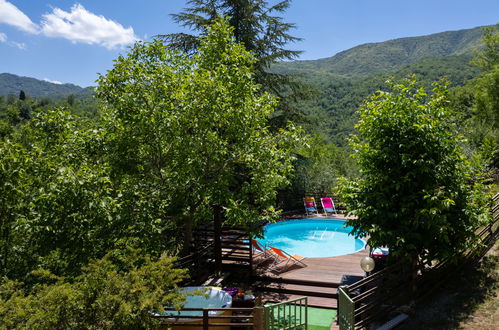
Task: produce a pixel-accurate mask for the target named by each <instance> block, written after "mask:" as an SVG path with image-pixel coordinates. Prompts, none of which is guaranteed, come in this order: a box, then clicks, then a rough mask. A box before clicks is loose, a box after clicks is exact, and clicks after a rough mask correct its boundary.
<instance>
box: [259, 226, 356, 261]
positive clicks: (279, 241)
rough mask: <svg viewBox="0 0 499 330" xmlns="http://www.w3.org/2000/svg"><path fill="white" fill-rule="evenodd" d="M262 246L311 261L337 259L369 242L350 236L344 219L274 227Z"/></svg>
mask: <svg viewBox="0 0 499 330" xmlns="http://www.w3.org/2000/svg"><path fill="white" fill-rule="evenodd" d="M264 230H265V233H264V238H263V239H260V240H259V241H260V243H262V245H266V246H273V247H276V248H279V249H282V250H284V251H286V252H287V253H289V254H298V255H301V256H303V257H307V258H323V257H336V256H341V255H344V254H350V253H354V252H357V251H360V250H362V249H363V248H364V247H365V242H364V241H363V240H361V239H358V238H357V239H356V238H355V237H353V236H351V235H349V234H348V233H349V232H350V231H351V230H352V228H351V227H345V221H344V220H340V219H299V220H286V221H280V222H276V223H271V224H269V225H266V226H265V227H264Z"/></svg>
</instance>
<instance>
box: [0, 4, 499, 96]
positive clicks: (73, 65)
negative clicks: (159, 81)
mask: <svg viewBox="0 0 499 330" xmlns="http://www.w3.org/2000/svg"><path fill="white" fill-rule="evenodd" d="M269 2H271V3H272V2H275V1H269ZM185 6H186V2H185V1H184V0H133V1H132V0H81V1H78V2H76V1H73V0H0V73H2V72H9V73H13V74H17V75H21V76H29V77H35V78H38V79H45V80H49V81H54V82H63V83H73V84H77V85H80V86H84V87H86V86H90V85H94V84H95V83H94V81H95V80H96V79H97V77H98V73H101V74H104V73H105V72H106V70H109V69H110V68H111V67H112V65H113V59H115V58H116V57H117V56H118V55H119V54H124V53H126V49H127V48H126V47H127V45H130V44H132V43H133V42H134V41H135V40H151V37H152V36H154V35H156V34H161V33H173V32H179V31H181V28H179V26H178V25H176V24H175V23H174V22H173V21H172V19H171V17H170V16H169V14H171V13H178V12H179V11H180V10H181V9H182V8H184V7H185ZM283 16H284V19H285V21H287V22H291V23H295V24H296V26H297V28H296V29H295V30H294V31H293V33H292V34H293V35H295V36H298V37H301V38H303V41H301V42H297V43H294V44H291V45H289V47H288V48H290V49H297V50H303V51H304V53H303V55H302V56H301V58H300V59H318V58H323V57H329V56H332V55H334V54H336V53H337V52H339V51H342V50H345V49H348V48H351V47H353V46H356V45H359V44H362V43H367V42H379V41H385V40H389V39H395V38H402V37H410V36H419V35H426V34H431V33H437V32H443V31H450V30H459V29H466V28H472V27H476V26H482V25H489V24H495V23H498V22H499V1H498V0H453V1H450V0H432V1H429V0H419V1H403V0H355V1H352V0H341V1H340V0H294V1H293V2H292V4H291V7H290V8H289V9H288V11H287V12H286V13H285V14H284V15H283Z"/></svg>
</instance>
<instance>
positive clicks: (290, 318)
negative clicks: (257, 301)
mask: <svg viewBox="0 0 499 330" xmlns="http://www.w3.org/2000/svg"><path fill="white" fill-rule="evenodd" d="M307 311H308V305H307V297H302V298H297V299H293V300H289V301H286V302H282V303H277V304H272V305H269V306H265V329H268V330H286V329H305V330H306V329H307V328H308V326H307V324H308V319H307Z"/></svg>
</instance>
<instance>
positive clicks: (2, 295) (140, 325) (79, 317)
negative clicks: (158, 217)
mask: <svg viewBox="0 0 499 330" xmlns="http://www.w3.org/2000/svg"><path fill="white" fill-rule="evenodd" d="M172 262H173V259H171V258H166V257H163V258H160V259H158V260H151V258H150V257H149V256H147V255H143V253H142V252H141V251H138V250H128V251H127V254H126V255H120V254H117V255H116V254H115V253H109V254H107V255H106V256H105V257H104V258H102V259H99V260H94V261H92V262H91V263H89V264H88V265H87V266H85V267H84V269H83V273H82V274H81V275H79V276H78V277H76V278H75V279H74V281H67V280H65V279H64V278H62V277H58V276H55V275H53V274H51V273H50V272H48V271H45V270H41V269H39V270H36V271H34V272H32V274H31V277H32V278H34V280H36V282H37V283H38V284H37V285H36V286H34V287H33V288H32V289H31V290H28V292H27V293H26V292H24V291H23V290H22V283H19V282H16V281H11V280H4V281H2V283H0V327H1V328H5V329H156V328H158V326H159V321H158V320H156V319H154V318H152V317H151V312H154V311H157V312H159V311H162V310H163V306H165V305H166V306H177V307H180V306H181V305H182V303H183V302H184V298H183V296H182V294H180V293H178V292H176V291H175V289H176V288H177V285H178V284H179V282H180V281H181V280H182V279H183V278H184V277H185V272H184V271H181V270H177V269H174V268H173V263H172Z"/></svg>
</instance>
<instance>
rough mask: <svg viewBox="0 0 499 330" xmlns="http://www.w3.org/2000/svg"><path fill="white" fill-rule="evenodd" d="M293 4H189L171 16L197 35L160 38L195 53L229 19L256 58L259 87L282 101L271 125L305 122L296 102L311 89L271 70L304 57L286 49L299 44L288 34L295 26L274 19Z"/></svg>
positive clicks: (258, 0)
mask: <svg viewBox="0 0 499 330" xmlns="http://www.w3.org/2000/svg"><path fill="white" fill-rule="evenodd" d="M290 3H291V0H284V1H280V2H279V3H277V4H275V5H273V6H269V4H268V2H267V1H265V0H188V1H187V4H188V6H189V7H188V8H185V9H184V11H183V12H181V13H179V14H172V16H173V18H174V20H175V22H176V23H178V24H180V25H181V26H183V27H187V28H189V29H191V30H193V31H195V32H197V33H198V35H191V34H186V33H172V34H163V35H159V36H158V37H159V38H161V39H163V40H164V41H165V42H167V43H168V44H169V45H171V46H173V47H175V48H177V49H181V50H183V51H185V52H187V53H193V52H195V51H196V49H197V47H198V42H199V41H198V40H199V39H198V38H199V36H200V35H203V34H204V33H205V31H206V27H207V26H208V25H210V24H211V23H212V22H213V20H214V19H215V18H217V17H219V16H220V17H228V19H229V22H230V24H231V25H232V26H233V27H234V31H233V33H234V37H235V39H236V41H238V42H241V43H243V44H244V45H245V47H246V49H247V50H249V51H251V52H252V53H253V54H254V55H255V57H256V58H257V63H256V65H255V67H254V74H255V79H256V81H257V83H259V84H260V85H261V86H262V88H263V89H264V90H265V91H268V92H269V93H272V94H274V95H277V96H279V97H280V100H281V101H280V104H279V108H278V109H277V111H276V113H275V114H274V115H273V118H272V125H273V126H274V127H282V126H284V125H285V123H286V122H287V121H288V120H291V121H294V122H302V121H303V120H304V119H305V116H304V114H303V113H302V112H301V111H300V110H299V109H298V108H297V107H296V106H294V102H295V101H297V100H299V99H301V98H303V97H305V96H306V95H307V93H308V90H309V88H308V86H304V85H303V84H301V83H299V82H297V81H296V80H294V79H293V77H292V76H289V75H284V74H278V73H275V72H272V71H271V70H270V67H271V65H272V64H273V63H275V62H276V61H282V60H292V59H295V58H297V57H298V55H299V54H301V51H297V50H288V49H286V48H285V47H286V45H287V44H288V43H291V42H295V41H298V40H300V38H297V37H294V36H292V35H291V34H289V31H290V30H291V29H293V28H294V27H295V25H294V24H292V23H286V22H284V21H283V19H282V17H279V16H275V14H279V13H283V12H284V11H285V10H286V9H287V8H288V7H289V5H290Z"/></svg>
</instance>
